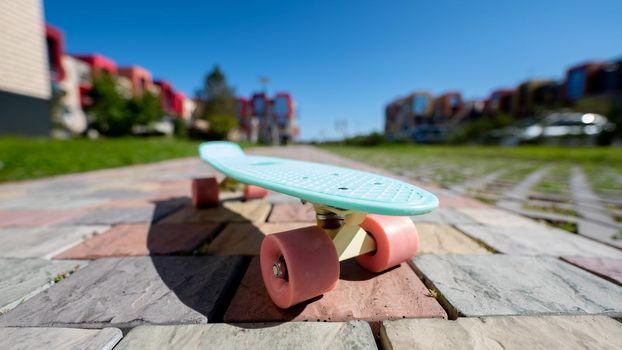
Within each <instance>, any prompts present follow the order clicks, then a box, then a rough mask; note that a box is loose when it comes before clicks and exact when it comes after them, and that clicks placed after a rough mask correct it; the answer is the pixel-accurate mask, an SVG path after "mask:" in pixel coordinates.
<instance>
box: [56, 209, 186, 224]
mask: <svg viewBox="0 0 622 350" xmlns="http://www.w3.org/2000/svg"><path fill="white" fill-rule="evenodd" d="M177 209H179V207H178V206H175V205H150V206H139V207H125V208H124V207H112V208H98V209H96V210H94V211H92V212H91V213H89V214H86V215H84V216H81V217H78V218H76V219H73V220H70V221H69V222H67V224H71V225H118V224H141V223H152V222H156V221H158V220H160V219H161V218H163V217H165V216H166V215H168V214H170V213H171V212H173V211H175V210H177Z"/></svg>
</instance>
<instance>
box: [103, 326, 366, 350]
mask: <svg viewBox="0 0 622 350" xmlns="http://www.w3.org/2000/svg"><path fill="white" fill-rule="evenodd" d="M203 348H210V349H300V350H302V349H376V348H377V347H376V343H375V342H374V336H373V334H372V332H371V328H370V327H369V324H367V323H366V322H363V321H352V322H347V323H342V322H288V323H280V324H278V323H248V324H238V325H230V324H223V323H217V324H208V325H185V326H141V327H136V328H134V329H132V331H131V332H130V333H128V334H127V335H126V337H125V338H124V339H123V340H122V341H121V342H120V343H119V345H118V346H117V347H115V350H125V349H203Z"/></svg>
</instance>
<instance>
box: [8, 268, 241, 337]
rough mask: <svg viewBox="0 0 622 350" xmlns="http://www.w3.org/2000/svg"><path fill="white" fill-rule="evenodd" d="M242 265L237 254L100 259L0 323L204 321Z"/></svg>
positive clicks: (87, 324)
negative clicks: (225, 255)
mask: <svg viewBox="0 0 622 350" xmlns="http://www.w3.org/2000/svg"><path fill="white" fill-rule="evenodd" d="M243 265H244V260H243V258H240V257H237V256H228V257H221V256H205V257H137V258H108V259H99V260H96V261H94V262H92V263H91V264H90V265H89V266H87V267H86V268H84V269H81V270H79V271H78V272H77V273H75V274H74V275H73V276H71V278H68V279H67V280H66V281H63V282H62V283H59V284H57V285H55V286H53V288H50V289H48V290H46V291H45V292H43V293H41V294H39V295H37V296H35V297H34V298H32V299H31V300H29V302H28V303H24V304H22V305H20V306H18V307H17V308H15V309H14V310H13V311H12V312H10V313H8V314H6V315H4V316H3V317H1V318H0V325H4V326H38V327H39V326H61V327H62V326H72V327H81V328H103V327H111V326H112V327H119V328H127V327H134V326H137V325H140V324H172V323H176V324H188V323H206V322H207V321H208V320H209V319H211V318H212V317H213V316H214V313H215V312H216V309H217V307H218V305H219V303H220V302H221V301H222V298H223V297H224V293H225V291H226V290H227V288H229V287H230V285H231V283H232V281H233V280H234V277H235V275H236V274H237V273H241V271H239V270H240V269H241V268H242V267H243Z"/></svg>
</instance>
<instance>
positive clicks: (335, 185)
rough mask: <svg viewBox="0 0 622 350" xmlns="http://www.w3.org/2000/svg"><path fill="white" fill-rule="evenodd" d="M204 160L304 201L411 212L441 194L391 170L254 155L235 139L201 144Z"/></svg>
mask: <svg viewBox="0 0 622 350" xmlns="http://www.w3.org/2000/svg"><path fill="white" fill-rule="evenodd" d="M199 154H200V157H201V159H202V160H203V161H205V162H207V163H208V164H209V165H211V166H213V167H214V168H216V169H217V170H218V171H220V172H222V173H223V174H225V175H226V176H228V177H230V178H232V179H235V180H237V181H239V182H242V183H245V184H248V185H255V186H259V187H263V188H266V189H269V190H272V191H275V192H280V193H284V194H287V195H290V196H293V197H297V198H300V199H303V200H305V201H308V202H311V203H316V204H323V205H327V206H332V207H336V208H341V209H348V210H353V211H360V212H365V213H371V214H383V215H395V216H408V215H420V214H425V213H428V212H430V211H431V210H433V209H435V208H437V207H438V198H436V196H435V195H433V194H432V193H430V192H428V191H426V190H424V189H421V188H419V187H417V186H414V185H411V184H408V183H406V182H403V181H399V180H396V179H392V178H389V177H386V176H381V175H376V174H372V173H368V172H364V171H358V170H352V169H348V168H342V167H337V166H332V165H326V164H320V163H313V162H305V161H299V160H290V159H284V158H275V157H263V156H250V155H246V154H245V153H244V151H242V149H241V148H240V146H238V145H237V144H235V143H232V142H221V141H217V142H206V143H203V144H201V145H200V146H199Z"/></svg>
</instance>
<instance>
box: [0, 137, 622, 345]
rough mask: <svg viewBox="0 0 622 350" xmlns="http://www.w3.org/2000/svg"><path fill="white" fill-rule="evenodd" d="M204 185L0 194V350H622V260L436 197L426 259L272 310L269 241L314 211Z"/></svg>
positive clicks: (85, 178)
mask: <svg viewBox="0 0 622 350" xmlns="http://www.w3.org/2000/svg"><path fill="white" fill-rule="evenodd" d="M254 152H258V153H262V154H270V155H278V156H285V157H294V158H299V159H307V160H316V161H322V162H324V163H333V164H340V165H344V166H348V167H352V168H360V169H366V170H370V171H375V172H378V173H383V174H387V171H386V170H384V169H374V168H372V167H370V166H368V165H365V164H361V163H357V162H355V161H351V160H347V159H343V158H340V157H337V156H335V155H332V154H327V153H325V152H323V151H320V150H317V149H315V148H311V147H303V146H297V147H288V148H266V149H258V150H255V151H254ZM210 174H213V175H217V176H219V175H218V174H217V173H216V172H215V171H214V170H213V169H211V168H209V167H208V166H207V165H204V164H202V163H201V162H200V161H199V160H197V159H182V160H174V161H167V162H162V163H157V164H150V165H141V166H134V167H127V168H120V169H111V170H104V171H97V172H91V173H85V174H77V175H69V176H61V177H54V178H48V179H43V180H36V181H28V182H20V183H13V184H4V185H2V186H0V313H1V314H2V315H1V316H0V339H2V344H3V345H2V348H18V349H19V348H56V349H80V348H89V349H90V348H93V349H111V348H114V349H142V348H158V349H164V348H171V349H176V348H200V347H213V348H251V347H252V348H292V347H296V348H301V349H302V348H309V349H318V348H326V349H335V348H336V349H339V348H343V349H351V348H356V349H358V348H362V349H367V348H369V349H374V348H377V347H380V348H386V349H391V348H393V349H404V348H413V347H416V348H423V349H436V348H451V349H454V348H497V347H498V348H501V347H506V348H542V349H545V348H546V349H551V348H577V349H579V348H610V349H620V348H622V324H620V323H619V322H618V321H616V320H615V319H614V318H616V317H622V287H621V285H622V251H621V250H619V249H618V248H616V247H614V246H612V245H607V244H604V243H603V242H599V241H598V239H591V238H590V237H585V236H582V235H575V234H570V233H567V232H566V231H562V230H559V229H555V228H551V227H550V226H546V225H544V224H541V223H538V222H536V221H533V220H531V219H528V218H525V217H523V216H519V215H517V214H515V213H512V212H510V211H504V210H502V209H498V208H494V207H490V206H488V205H486V204H483V203H481V202H478V201H476V200H474V199H471V198H468V197H465V195H464V194H458V193H464V191H449V190H446V189H440V188H433V187H428V188H429V189H430V190H432V191H433V192H434V193H436V194H437V195H438V196H439V198H440V201H441V208H440V209H438V210H436V211H434V212H433V213H430V214H427V215H423V216H419V217H413V220H414V221H415V222H416V223H417V226H418V229H419V234H420V237H421V247H420V251H419V254H418V256H417V257H415V258H413V259H412V261H409V262H408V263H404V264H402V265H401V266H399V267H397V268H394V269H391V270H389V271H386V272H384V273H381V274H372V273H369V272H366V271H364V270H363V269H361V268H360V267H358V265H357V264H356V263H354V262H353V261H346V262H343V263H342V265H341V276H340V281H339V284H338V287H337V288H336V289H335V290H334V291H333V292H331V293H329V294H326V295H325V296H323V297H321V298H316V299H314V300H312V301H310V302H307V303H305V304H303V305H299V306H296V307H294V308H291V309H289V310H286V311H284V310H280V309H278V308H276V307H275V306H273V304H272V303H271V302H270V300H269V299H268V296H267V294H266V292H265V290H264V288H263V285H262V281H261V278H260V275H259V271H258V257H257V255H258V252H259V245H260V244H261V240H262V238H263V237H264V236H265V235H266V234H270V233H274V232H278V231H282V230H287V229H291V228H296V227H302V226H307V225H311V224H312V223H313V220H314V217H313V211H312V209H311V208H310V207H309V206H308V205H302V204H300V203H299V202H298V201H297V200H295V199H293V198H291V197H287V196H283V195H276V194H271V195H270V196H268V198H266V199H265V200H259V201H249V202H242V201H239V200H238V199H237V198H236V197H235V196H231V198H228V199H226V200H225V201H224V202H223V205H222V206H221V207H219V208H212V209H204V210H195V209H193V208H192V207H191V204H190V198H189V197H190V191H189V189H190V179H192V178H193V177H205V176H209V175H210ZM541 176H544V174H543V173H540V174H536V175H534V176H533V178H536V177H541ZM495 177H496V175H491V176H489V177H488V178H485V179H484V181H482V182H481V183H476V184H477V185H481V184H482V183H484V182H487V181H490V180H493V179H494V178H495ZM573 178H574V180H573V183H572V186H573V187H574V188H576V189H577V191H579V190H581V189H582V192H580V191H579V192H578V193H580V195H582V196H584V197H585V198H592V197H593V194H592V193H591V192H590V191H589V189H588V188H586V185H585V178H584V177H583V176H582V174H581V173H580V172H579V171H578V170H573ZM532 180H533V179H532ZM536 180H537V179H536ZM536 180H534V181H536ZM513 193H515V194H516V193H517V191H514V192H513ZM518 194H520V193H518ZM518 200H521V199H520V198H519V199H518ZM590 203H592V204H594V205H591V206H590V205H589V204H590ZM577 209H578V210H582V211H594V212H599V213H602V207H599V206H598V204H596V203H595V201H586V202H585V205H584V206H581V207H578V208H577ZM601 219H602V220H601V221H603V222H602V223H603V224H611V223H610V222H607V220H608V219H607V218H606V217H602V218H601ZM297 321H307V322H297Z"/></svg>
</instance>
